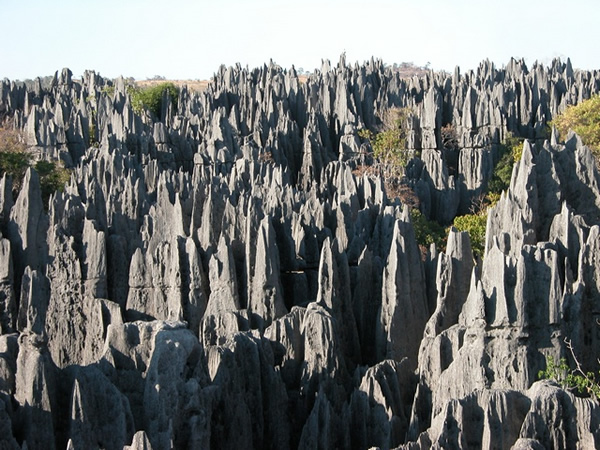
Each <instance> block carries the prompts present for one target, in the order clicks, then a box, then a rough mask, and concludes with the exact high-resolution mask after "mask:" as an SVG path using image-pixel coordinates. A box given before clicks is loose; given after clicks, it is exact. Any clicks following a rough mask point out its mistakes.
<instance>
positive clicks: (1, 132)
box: [0, 128, 71, 206]
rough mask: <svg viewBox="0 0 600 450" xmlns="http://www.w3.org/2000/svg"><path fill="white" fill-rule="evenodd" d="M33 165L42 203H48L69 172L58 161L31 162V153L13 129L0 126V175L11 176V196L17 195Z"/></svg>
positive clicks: (66, 178) (66, 179) (69, 174)
mask: <svg viewBox="0 0 600 450" xmlns="http://www.w3.org/2000/svg"><path fill="white" fill-rule="evenodd" d="M30 167H33V168H34V169H35V171H36V172H37V173H38V175H39V177H40V187H41V191H42V200H43V201H44V205H46V206H47V205H48V199H49V198H50V195H51V194H52V193H53V192H55V191H56V190H62V189H64V186H65V184H67V182H68V181H69V179H70V176H71V172H70V171H69V170H68V169H66V168H65V167H64V166H63V165H62V163H61V162H60V161H38V162H35V163H34V162H33V158H32V156H31V153H29V151H28V150H27V147H26V146H25V144H24V143H23V142H22V141H21V140H20V138H19V134H18V132H17V131H15V130H9V129H6V128H0V176H1V175H3V174H5V173H6V174H8V175H10V177H11V178H12V186H13V197H15V198H16V197H17V195H18V194H19V191H20V190H21V186H22V184H23V178H24V176H25V172H27V169H28V168H30Z"/></svg>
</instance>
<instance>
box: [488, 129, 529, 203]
mask: <svg viewBox="0 0 600 450" xmlns="http://www.w3.org/2000/svg"><path fill="white" fill-rule="evenodd" d="M499 153H500V159H499V160H498V163H497V164H496V166H495V167H494V172H493V174H492V178H491V179H490V181H489V183H488V186H487V198H488V202H487V203H488V204H491V205H493V204H495V203H496V201H498V199H499V198H500V194H501V193H502V191H506V190H507V189H508V187H509V186H510V178H511V176H512V170H513V167H514V165H515V164H516V162H517V161H519V160H520V159H521V154H522V153H523V139H522V138H518V137H514V136H512V135H509V136H508V137H507V138H506V139H505V140H504V142H503V143H502V144H501V146H500V152H499Z"/></svg>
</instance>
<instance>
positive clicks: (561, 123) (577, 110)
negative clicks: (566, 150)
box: [551, 95, 600, 161]
mask: <svg viewBox="0 0 600 450" xmlns="http://www.w3.org/2000/svg"><path fill="white" fill-rule="evenodd" d="M551 125H554V126H555V127H556V129H557V131H558V133H559V135H560V137H561V138H563V139H564V138H565V137H566V136H567V133H568V132H569V130H573V131H574V132H575V133H577V134H578V135H579V137H580V138H581V140H582V141H583V143H584V144H585V145H587V146H588V147H589V148H590V150H592V152H593V153H594V156H595V157H596V160H597V161H598V160H600V95H594V96H593V97H591V98H589V99H587V100H584V101H582V102H581V103H579V104H578V105H574V106H569V107H567V109H566V110H565V111H564V112H563V113H562V114H560V115H558V116H557V117H555V118H554V120H553V121H552V122H551Z"/></svg>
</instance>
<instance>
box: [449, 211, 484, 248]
mask: <svg viewBox="0 0 600 450" xmlns="http://www.w3.org/2000/svg"><path fill="white" fill-rule="evenodd" d="M486 224H487V212H484V211H481V212H479V213H477V214H465V215H464V216H457V217H455V218H454V222H453V225H454V227H455V228H456V229H457V230H458V231H466V232H467V233H469V238H470V239H471V248H472V249H473V254H474V255H475V256H479V257H480V258H483V253H484V251H485V228H486Z"/></svg>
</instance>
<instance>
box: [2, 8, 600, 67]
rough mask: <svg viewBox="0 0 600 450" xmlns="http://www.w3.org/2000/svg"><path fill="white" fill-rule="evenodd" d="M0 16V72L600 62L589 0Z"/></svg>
mask: <svg viewBox="0 0 600 450" xmlns="http://www.w3.org/2000/svg"><path fill="white" fill-rule="evenodd" d="M0 18H1V19H0V23H1V24H2V31H3V38H2V43H1V44H0V79H1V78H4V77H7V78H9V79H25V78H34V77H36V76H38V75H39V76H43V75H50V74H53V73H54V72H55V71H56V70H60V69H61V68H63V67H69V68H70V69H71V70H72V71H73V73H74V75H75V76H79V75H81V74H82V73H83V71H84V70H85V69H93V70H96V72H99V73H100V74H101V75H103V76H107V77H116V76H119V75H124V76H132V77H135V78H136V79H145V78H149V77H152V76H154V75H162V76H165V77H167V78H172V79H177V78H179V79H207V78H209V77H210V76H212V74H213V73H214V72H215V71H216V70H217V69H218V68H219V65H220V64H226V65H232V64H235V63H237V62H239V63H241V64H242V65H243V66H246V65H247V66H249V67H250V68H253V67H257V66H260V65H262V64H263V63H265V62H268V61H269V59H273V61H275V62H276V63H278V64H279V65H281V66H283V67H285V68H288V67H291V65H292V64H294V65H295V66H296V68H299V67H302V68H304V69H305V70H313V69H315V68H317V67H320V65H321V59H322V58H328V59H330V60H331V61H332V62H337V60H338V58H339V55H340V53H342V52H343V51H346V55H347V58H346V60H347V61H348V62H354V61H359V62H363V61H365V60H367V59H370V57H371V55H373V56H375V57H378V58H381V59H383V61H384V62H386V63H389V64H392V63H394V62H396V63H401V62H414V63H415V64H418V65H425V64H426V63H427V62H430V63H431V67H433V68H434V69H445V70H449V71H451V70H453V68H454V66H455V65H459V66H460V67H461V69H463V70H467V69H473V68H476V67H477V65H478V64H479V62H480V61H481V60H483V59H485V58H489V59H490V60H492V61H494V62H495V63H496V64H497V65H498V66H502V65H503V64H506V63H507V62H508V61H509V59H510V57H511V56H514V57H517V58H521V57H523V58H525V60H526V61H527V62H528V63H529V64H531V63H533V62H534V61H535V60H538V61H541V62H544V63H549V62H550V61H551V60H552V58H553V57H556V56H560V57H563V59H565V58H566V57H567V56H569V57H570V58H571V61H572V62H573V65H574V66H575V67H579V68H583V69H600V51H599V50H598V43H599V42H600V25H599V24H600V3H598V0H569V1H567V0H562V1H555V0H546V1H538V0H532V1H528V0H519V1H516V0H505V1H501V0H495V1H488V0H479V1H476V0H410V1H408V0H400V1H392V0H372V1H355V0H345V1H338V0H304V1H295V2H290V1H286V2H283V1H274V0H260V1H258V0H257V1H251V0H247V1H242V0H215V1H204V0H201V1H188V0H168V1H159V0H102V1H97V0H0Z"/></svg>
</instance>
